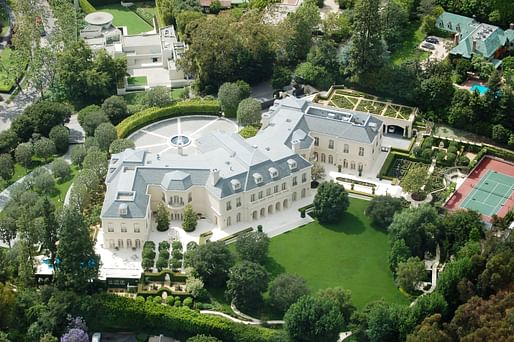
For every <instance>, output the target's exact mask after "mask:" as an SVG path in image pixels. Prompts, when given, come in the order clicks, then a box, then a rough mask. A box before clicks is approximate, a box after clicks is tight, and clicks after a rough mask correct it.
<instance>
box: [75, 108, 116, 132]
mask: <svg viewBox="0 0 514 342" xmlns="http://www.w3.org/2000/svg"><path fill="white" fill-rule="evenodd" d="M79 115H80V114H79ZM79 117H80V116H79ZM108 122H109V118H108V117H107V114H105V112H104V111H103V110H99V111H94V112H86V113H85V114H84V115H83V118H82V123H80V122H79V123H80V126H82V128H83V129H84V132H86V135H87V136H93V135H94V134H95V130H96V128H97V127H98V126H100V124H102V123H108Z"/></svg>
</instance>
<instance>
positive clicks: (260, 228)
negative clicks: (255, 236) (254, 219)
mask: <svg viewBox="0 0 514 342" xmlns="http://www.w3.org/2000/svg"><path fill="white" fill-rule="evenodd" d="M257 231H258V232H262V225H260V224H259V225H258V226H257Z"/></svg>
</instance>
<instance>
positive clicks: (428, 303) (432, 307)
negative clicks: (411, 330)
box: [411, 292, 448, 323]
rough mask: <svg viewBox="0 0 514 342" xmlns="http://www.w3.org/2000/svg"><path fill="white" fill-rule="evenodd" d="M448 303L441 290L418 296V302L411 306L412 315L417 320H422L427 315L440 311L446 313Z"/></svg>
mask: <svg viewBox="0 0 514 342" xmlns="http://www.w3.org/2000/svg"><path fill="white" fill-rule="evenodd" d="M447 312H448V303H446V300H445V299H444V297H443V295H442V294H440V293H439V292H432V293H426V294H424V295H423V296H420V297H418V299H417V300H416V303H415V304H414V305H413V306H412V307H411V316H412V318H413V319H414V320H415V321H416V322H418V323H419V322H421V321H423V319H424V318H425V317H428V316H430V315H433V314H436V313H439V314H442V315H446V314H447Z"/></svg>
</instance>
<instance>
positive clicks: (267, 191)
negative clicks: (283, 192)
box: [266, 188, 271, 196]
mask: <svg viewBox="0 0 514 342" xmlns="http://www.w3.org/2000/svg"><path fill="white" fill-rule="evenodd" d="M269 195H271V188H267V189H266V196H269Z"/></svg>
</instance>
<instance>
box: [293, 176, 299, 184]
mask: <svg viewBox="0 0 514 342" xmlns="http://www.w3.org/2000/svg"><path fill="white" fill-rule="evenodd" d="M295 185H298V179H297V177H296V176H294V177H293V186H295Z"/></svg>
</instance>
